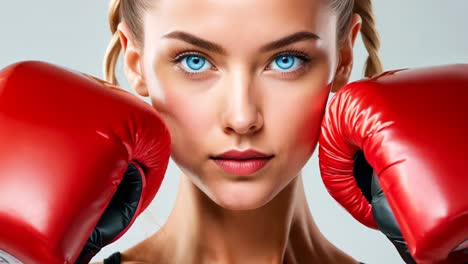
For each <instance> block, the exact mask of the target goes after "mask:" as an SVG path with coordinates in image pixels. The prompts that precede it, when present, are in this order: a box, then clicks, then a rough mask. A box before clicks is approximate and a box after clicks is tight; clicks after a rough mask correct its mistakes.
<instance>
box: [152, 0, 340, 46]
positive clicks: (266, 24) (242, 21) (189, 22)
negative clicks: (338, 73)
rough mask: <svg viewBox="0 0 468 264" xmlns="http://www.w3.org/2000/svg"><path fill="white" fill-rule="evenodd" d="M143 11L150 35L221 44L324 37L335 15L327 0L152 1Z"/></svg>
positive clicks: (329, 29)
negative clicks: (185, 35) (175, 34)
mask: <svg viewBox="0 0 468 264" xmlns="http://www.w3.org/2000/svg"><path fill="white" fill-rule="evenodd" d="M153 1H154V5H152V7H151V8H150V9H149V10H147V12H145V15H144V26H145V32H146V34H150V35H151V37H152V38H154V37H158V35H159V36H163V35H165V34H167V33H169V32H171V31H187V32H189V33H191V34H195V35H197V36H199V37H202V38H205V39H209V40H211V41H216V42H218V43H223V44H224V45H225V46H229V45H230V44H231V45H235V46H236V47H237V46H238V45H239V43H242V42H245V41H248V42H249V43H251V44H252V45H254V44H255V43H256V42H259V43H261V42H262V40H265V41H266V40H274V39H277V38H280V37H283V36H285V35H288V34H291V33H294V32H297V31H310V32H313V33H315V34H317V35H319V36H320V38H321V39H327V38H328V37H330V36H328V35H333V34H335V25H336V17H335V15H334V13H333V12H332V10H331V9H330V8H329V6H328V5H327V2H328V0H153Z"/></svg>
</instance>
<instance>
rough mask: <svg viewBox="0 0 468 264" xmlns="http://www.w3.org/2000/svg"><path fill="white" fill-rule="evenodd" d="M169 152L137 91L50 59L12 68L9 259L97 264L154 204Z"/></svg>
mask: <svg viewBox="0 0 468 264" xmlns="http://www.w3.org/2000/svg"><path fill="white" fill-rule="evenodd" d="M169 154H170V137H169V133H168V129H167V128H166V126H165V125H164V123H163V121H162V119H161V118H160V116H159V115H158V113H157V112H156V111H155V110H154V109H153V108H152V107H151V106H149V105H148V104H146V103H144V102H143V101H141V100H139V99H137V98H136V97H134V96H133V95H132V94H130V93H128V92H125V91H123V90H121V89H118V88H117V87H114V86H111V85H110V84H107V83H104V82H103V81H98V80H97V79H94V78H92V77H89V76H87V75H83V74H79V73H74V72H71V71H68V70H65V69H63V68H59V67H57V66H53V65H51V64H47V63H42V62H21V63H17V64H14V65H11V66H9V67H7V68H5V69H3V70H2V71H0V193H1V199H0V262H2V261H1V259H2V258H3V259H9V260H12V259H17V260H19V261H21V262H24V263H48V264H54V263H61V264H63V263H75V261H76V263H88V262H89V260H90V259H91V258H92V257H93V256H94V254H96V253H97V252H98V251H99V250H100V248H101V247H103V246H105V245H107V244H109V243H110V242H112V241H114V240H116V239H118V238H119V237H120V236H122V235H123V233H124V232H125V231H126V230H127V229H128V228H129V227H130V225H131V224H132V223H133V221H134V220H135V218H136V217H137V216H138V215H139V214H140V213H141V212H142V211H143V210H144V209H145V208H146V207H147V206H148V204H149V203H150V202H151V201H152V199H153V197H154V196H155V195H156V192H157V191H158V189H159V186H160V184H161V182H162V179H163V176H164V173H165V171H166V168H167V163H168V160H169ZM2 263H3V262H2Z"/></svg>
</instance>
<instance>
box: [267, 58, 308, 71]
mask: <svg viewBox="0 0 468 264" xmlns="http://www.w3.org/2000/svg"><path fill="white" fill-rule="evenodd" d="M302 63H303V60H301V59H299V58H298V57H297V56H293V55H280V56H278V57H276V59H274V60H273V61H272V62H271V66H270V67H271V68H272V69H274V70H279V71H291V70H294V69H295V68H297V67H298V66H300V65H301V64H302Z"/></svg>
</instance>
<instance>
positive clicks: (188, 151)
mask: <svg viewBox="0 0 468 264" xmlns="http://www.w3.org/2000/svg"><path fill="white" fill-rule="evenodd" d="M326 2H327V1H320V0H288V1H284V0H258V1H252V0H235V1H227V0H197V1H192V0H157V1H155V4H154V6H153V7H151V8H150V9H149V10H147V11H146V12H145V13H144V17H143V24H144V32H145V33H144V40H143V41H144V42H143V46H144V48H143V50H142V54H141V56H142V58H141V64H140V65H141V68H142V70H141V71H142V73H143V76H144V77H143V78H144V82H145V86H146V88H147V89H148V93H149V95H150V96H151V100H152V102H153V105H154V107H155V108H156V109H157V110H159V111H160V112H161V114H162V116H163V117H164V119H165V121H166V123H167V125H168V127H169V129H170V132H171V135H172V142H173V146H172V158H173V159H174V161H175V162H176V163H177V164H178V165H179V166H180V168H181V169H182V171H183V172H184V174H185V175H186V176H188V177H189V178H190V179H191V180H192V182H193V183H194V184H196V185H197V186H198V187H199V188H200V189H201V190H202V191H203V192H204V193H205V194H206V195H208V196H209V197H210V198H211V199H212V200H213V201H214V202H216V203H217V204H219V205H220V206H222V207H224V208H228V209H232V210H245V209H254V208H258V207H260V206H262V205H265V204H266V203H267V202H269V201H270V200H271V199H272V198H273V197H274V196H275V195H276V194H278V193H279V192H280V191H281V190H282V189H283V188H284V187H285V186H286V185H287V184H288V183H290V182H291V180H293V179H294V178H295V177H297V176H298V175H299V173H300V170H301V168H302V167H303V166H304V164H305V163H306V161H307V160H308V159H309V157H310V156H311V154H312V152H313V150H314V148H315V146H316V143H317V138H318V134H319V126H320V123H321V118H322V114H323V111H324V107H325V104H326V101H327V97H328V95H329V92H330V84H331V82H332V79H333V76H334V73H335V68H336V66H337V61H338V58H337V47H336V16H335V15H334V14H333V13H332V10H330V9H329V7H328V6H327V5H326ZM247 149H253V150H256V151H259V152H262V153H264V154H267V155H268V156H270V158H269V159H267V160H266V161H265V160H260V161H259V160H257V161H220V160H218V161H215V159H213V157H216V156H217V155H220V154H221V153H224V152H226V151H229V150H238V151H244V150H247ZM249 162H250V163H249ZM222 164H224V165H225V166H227V167H229V166H231V167H234V168H233V169H234V170H236V166H237V167H241V168H244V171H243V172H242V170H237V173H236V172H233V171H229V170H225V169H223V166H222ZM259 164H261V165H263V167H262V166H259V167H256V169H253V168H254V167H255V166H258V165H259ZM238 174H241V175H238Z"/></svg>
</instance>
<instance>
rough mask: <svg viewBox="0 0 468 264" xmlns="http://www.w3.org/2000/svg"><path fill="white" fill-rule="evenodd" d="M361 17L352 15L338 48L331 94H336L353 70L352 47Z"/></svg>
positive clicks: (359, 28)
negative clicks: (349, 24)
mask: <svg viewBox="0 0 468 264" xmlns="http://www.w3.org/2000/svg"><path fill="white" fill-rule="evenodd" d="M361 24H362V19H361V16H359V15H358V14H356V13H354V14H353V16H352V19H351V27H350V30H349V32H348V33H347V36H345V39H344V41H343V44H342V46H341V47H339V49H340V50H339V62H338V67H337V69H336V73H335V78H334V81H333V87H332V89H331V91H332V92H337V91H338V90H339V89H340V88H341V87H343V86H344V85H345V84H347V83H348V81H349V77H350V75H351V71H352V69H353V61H354V57H353V47H354V43H355V41H356V37H357V35H358V33H359V31H360V30H361Z"/></svg>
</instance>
